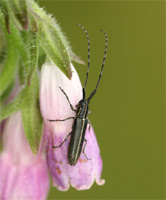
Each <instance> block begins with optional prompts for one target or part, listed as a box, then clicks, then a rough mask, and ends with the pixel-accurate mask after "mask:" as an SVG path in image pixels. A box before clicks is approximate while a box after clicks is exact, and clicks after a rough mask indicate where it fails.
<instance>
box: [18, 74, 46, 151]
mask: <svg viewBox="0 0 166 200" xmlns="http://www.w3.org/2000/svg"><path fill="white" fill-rule="evenodd" d="M27 88H28V89H27V92H26V96H25V98H24V101H23V103H22V107H21V111H22V118H23V125H24V131H25V135H26V138H27V140H28V142H29V145H30V147H31V149H32V152H33V153H34V154H36V153H37V152H38V149H39V144H40V139H41V135H42V122H43V120H42V117H41V113H40V107H39V99H38V96H39V81H38V78H37V74H34V77H33V79H32V82H31V85H30V86H28V87H27Z"/></svg>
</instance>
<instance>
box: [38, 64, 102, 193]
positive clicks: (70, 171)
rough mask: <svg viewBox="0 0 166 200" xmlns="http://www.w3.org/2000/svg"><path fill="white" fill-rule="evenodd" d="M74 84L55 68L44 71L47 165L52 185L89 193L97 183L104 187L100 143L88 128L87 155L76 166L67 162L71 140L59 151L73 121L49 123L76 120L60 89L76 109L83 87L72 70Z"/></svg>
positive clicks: (42, 92) (50, 66)
mask: <svg viewBox="0 0 166 200" xmlns="http://www.w3.org/2000/svg"><path fill="white" fill-rule="evenodd" d="M72 71H73V74H72V80H68V79H67V77H66V76H65V75H64V74H63V73H62V72H61V71H60V70H59V68H57V66H56V65H54V64H45V65H43V67H42V71H41V84H40V107H41V113H42V116H43V118H44V121H45V141H47V144H46V149H47V152H46V153H47V163H48V166H49V169H50V172H51V175H52V179H53V185H54V186H56V187H57V188H58V189H59V190H68V189H69V187H70V185H71V186H72V187H74V188H76V189H77V190H84V189H89V188H90V187H91V186H92V184H93V183H94V181H95V180H96V182H97V184H99V185H102V184H104V180H101V179H100V176H101V172H102V160H101V157H100V150H99V147H98V144H97V140H96V137H95V134H94V131H93V128H92V126H91V125H88V127H87V130H86V133H85V139H86V140H87V146H86V148H85V154H86V155H87V157H88V158H91V160H88V159H87V158H86V157H85V155H84V154H83V153H81V155H80V158H79V159H78V161H77V163H76V165H74V166H71V165H70V164H69V162H68V145H69V141H70V137H69V138H68V140H67V141H66V142H65V143H64V144H63V145H62V146H61V147H59V148H53V146H58V145H59V144H61V143H62V141H64V139H65V138H66V136H67V135H68V134H69V133H70V132H71V130H72V125H73V119H69V120H66V121H63V122H50V121H48V119H52V120H57V119H65V118H68V117H75V112H73V111H72V110H71V108H70V105H69V103H68V101H67V98H66V97H65V95H64V94H63V92H62V91H61V90H60V89H59V87H61V88H62V89H63V90H64V91H65V93H66V94H67V96H68V98H69V100H70V102H71V104H72V105H73V107H74V108H76V105H77V104H78V102H79V101H80V100H81V99H82V86H81V83H80V80H79V77H78V74H77V72H76V70H75V69H74V67H73V66H72Z"/></svg>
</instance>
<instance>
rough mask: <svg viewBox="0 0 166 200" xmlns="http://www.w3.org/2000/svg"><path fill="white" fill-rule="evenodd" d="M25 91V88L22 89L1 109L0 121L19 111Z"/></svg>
mask: <svg viewBox="0 0 166 200" xmlns="http://www.w3.org/2000/svg"><path fill="white" fill-rule="evenodd" d="M26 90H27V88H24V89H22V90H21V91H20V92H19V94H18V95H17V96H16V97H15V98H14V99H13V100H12V101H11V102H10V103H9V104H7V105H6V106H5V107H4V108H3V109H0V121H2V120H3V119H6V118H7V117H9V116H10V115H11V114H13V113H14V112H16V111H17V110H19V109H20V107H21V103H22V100H23V97H24V95H25V93H26Z"/></svg>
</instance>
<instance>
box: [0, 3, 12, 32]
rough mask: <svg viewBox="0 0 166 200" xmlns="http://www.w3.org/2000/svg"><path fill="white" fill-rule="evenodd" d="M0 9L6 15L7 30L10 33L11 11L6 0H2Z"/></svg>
mask: <svg viewBox="0 0 166 200" xmlns="http://www.w3.org/2000/svg"><path fill="white" fill-rule="evenodd" d="M0 10H1V11H2V13H3V15H4V19H5V25H6V30H7V32H8V34H10V26H9V12H8V9H7V3H6V0H1V2H0Z"/></svg>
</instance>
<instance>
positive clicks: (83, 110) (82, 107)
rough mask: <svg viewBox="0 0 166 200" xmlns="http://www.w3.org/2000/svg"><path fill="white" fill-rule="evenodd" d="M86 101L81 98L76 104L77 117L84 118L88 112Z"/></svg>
mask: <svg viewBox="0 0 166 200" xmlns="http://www.w3.org/2000/svg"><path fill="white" fill-rule="evenodd" d="M88 107H89V106H88V101H87V100H81V101H79V103H78V105H77V117H80V118H86V116H87V113H88Z"/></svg>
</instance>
